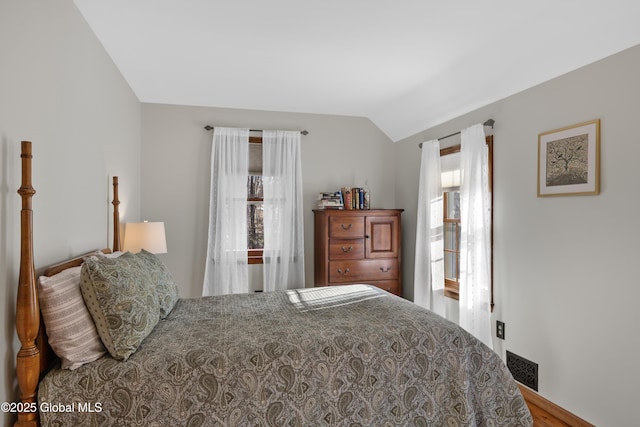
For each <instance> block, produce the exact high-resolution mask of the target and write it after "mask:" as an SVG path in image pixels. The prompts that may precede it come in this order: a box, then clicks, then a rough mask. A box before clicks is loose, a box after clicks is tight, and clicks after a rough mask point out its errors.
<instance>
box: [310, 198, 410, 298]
mask: <svg viewBox="0 0 640 427" xmlns="http://www.w3.org/2000/svg"><path fill="white" fill-rule="evenodd" d="M402 211H403V210H402V209H365V210H322V209H318V210H314V211H313V212H314V217H315V254H314V258H315V260H314V267H315V271H314V279H315V280H314V281H315V286H332V285H348V284H354V283H366V284H370V285H374V286H377V287H379V288H381V289H384V290H386V291H388V292H391V293H393V294H395V295H398V296H402V263H401V247H402V240H401V237H402V225H401V214H402Z"/></svg>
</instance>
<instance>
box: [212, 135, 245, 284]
mask: <svg viewBox="0 0 640 427" xmlns="http://www.w3.org/2000/svg"><path fill="white" fill-rule="evenodd" d="M248 171H249V129H235V128H223V127H216V128H215V129H214V132H213V146H212V148H211V201H210V205H209V239H208V244H207V261H206V266H205V274H204V286H203V287H202V295H204V296H206V295H221V294H230V293H246V292H249V281H248V275H247V179H248V175H249V173H248Z"/></svg>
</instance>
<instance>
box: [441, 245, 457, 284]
mask: <svg viewBox="0 0 640 427" xmlns="http://www.w3.org/2000/svg"><path fill="white" fill-rule="evenodd" d="M444 278H445V279H449V280H453V281H456V282H457V281H458V254H457V253H455V252H445V254H444Z"/></svg>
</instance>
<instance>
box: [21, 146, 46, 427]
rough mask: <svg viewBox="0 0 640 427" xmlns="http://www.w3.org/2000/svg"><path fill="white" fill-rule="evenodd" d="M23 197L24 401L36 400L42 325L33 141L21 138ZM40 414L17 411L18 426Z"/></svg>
mask: <svg viewBox="0 0 640 427" xmlns="http://www.w3.org/2000/svg"><path fill="white" fill-rule="evenodd" d="M20 157H21V158H22V186H21V187H20V189H19V190H18V194H20V197H21V198H22V210H21V211H20V276H19V279H18V298H17V299H18V301H17V305H16V330H17V332H18V338H20V342H21V343H22V345H21V347H20V351H19V352H18V356H17V360H16V371H17V377H18V385H19V387H20V400H21V401H22V403H23V404H29V405H31V404H37V402H36V389H37V387H38V380H39V376H40V350H39V349H38V346H37V344H36V338H37V337H38V330H39V328H40V305H39V302H38V294H37V290H36V277H35V264H34V259H33V211H32V209H31V208H32V203H31V201H32V198H33V195H34V194H35V193H36V191H35V190H34V189H33V187H32V185H31V175H32V174H31V160H32V158H33V155H32V154H31V142H30V141H22V153H21V155H20ZM37 423H38V415H37V413H36V412H34V411H25V412H20V413H18V421H17V422H16V424H15V425H16V426H36V425H37Z"/></svg>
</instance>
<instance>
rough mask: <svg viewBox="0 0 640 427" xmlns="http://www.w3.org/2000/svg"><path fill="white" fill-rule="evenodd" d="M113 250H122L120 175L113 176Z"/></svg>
mask: <svg viewBox="0 0 640 427" xmlns="http://www.w3.org/2000/svg"><path fill="white" fill-rule="evenodd" d="M111 204H112V205H113V251H114V252H116V251H119V250H120V212H119V209H118V206H119V205H120V200H118V177H117V176H114V177H113V201H112V202H111Z"/></svg>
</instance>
